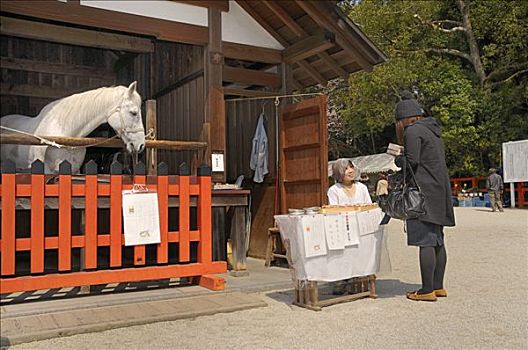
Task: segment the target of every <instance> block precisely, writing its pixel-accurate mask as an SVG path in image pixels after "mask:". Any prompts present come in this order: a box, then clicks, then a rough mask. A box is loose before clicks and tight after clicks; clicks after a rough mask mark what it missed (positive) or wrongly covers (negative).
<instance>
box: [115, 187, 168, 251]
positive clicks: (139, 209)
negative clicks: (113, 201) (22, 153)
mask: <svg viewBox="0 0 528 350" xmlns="http://www.w3.org/2000/svg"><path fill="white" fill-rule="evenodd" d="M123 228H124V231H125V246H133V245H143V244H153V243H160V242H161V238H160V225H159V211H158V194H157V193H155V192H145V193H138V192H132V191H123Z"/></svg>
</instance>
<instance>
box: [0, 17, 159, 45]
mask: <svg viewBox="0 0 528 350" xmlns="http://www.w3.org/2000/svg"><path fill="white" fill-rule="evenodd" d="M0 20H1V22H0V23H1V24H0V31H1V33H2V35H12V36H17V37H22V38H28V39H36V40H44V41H51V42H56V43H61V44H71V45H78V46H88V47H97V48H101V49H114V50H123V51H129V52H141V53H144V52H154V44H153V43H152V41H151V40H148V39H143V38H137V37H133V36H128V35H121V34H113V33H104V32H96V31H93V30H86V29H78V28H71V27H65V26H58V25H54V24H48V23H40V22H35V21H26V20H23V19H17V18H10V17H5V16H2V17H1V19H0Z"/></svg>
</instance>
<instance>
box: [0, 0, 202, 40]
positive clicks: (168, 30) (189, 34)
mask: <svg viewBox="0 0 528 350" xmlns="http://www.w3.org/2000/svg"><path fill="white" fill-rule="evenodd" d="M2 11H3V12H9V13H15V14H19V15H24V16H29V17H36V18H42V19H45V20H55V21H60V22H65V23H73V24H80V25H84V26H89V27H94V28H98V29H99V28H104V29H110V30H118V31H122V32H129V33H136V34H142V35H149V36H153V37H156V38H158V39H160V40H166V41H172V42H181V43H188V44H196V45H203V44H205V43H206V42H207V28H206V27H202V26H196V25H192V24H186V23H180V22H173V21H168V20H162V19H158V18H150V17H146V16H139V15H132V14H128V13H123V12H117V11H110V10H103V9H99V8H94V7H89V6H81V4H80V3H79V2H78V1H67V2H62V1H33V0H17V1H2Z"/></svg>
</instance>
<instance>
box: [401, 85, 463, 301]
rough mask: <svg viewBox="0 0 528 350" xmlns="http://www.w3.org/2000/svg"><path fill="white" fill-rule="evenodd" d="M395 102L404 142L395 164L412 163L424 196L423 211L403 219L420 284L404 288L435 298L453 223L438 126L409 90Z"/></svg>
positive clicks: (411, 295)
mask: <svg viewBox="0 0 528 350" xmlns="http://www.w3.org/2000/svg"><path fill="white" fill-rule="evenodd" d="M401 98H402V100H401V101H400V102H399V103H398V104H397V106H396V111H395V117H396V135H397V138H398V143H399V144H400V145H404V146H405V148H404V156H399V157H397V158H396V165H397V166H399V167H400V168H403V167H404V166H409V167H412V169H413V170H414V173H415V178H416V182H417V185H418V186H420V190H421V192H422V194H423V195H424V197H425V211H426V213H425V215H423V216H421V217H419V218H418V219H411V220H406V227H407V244H408V245H410V246H418V247H420V272H421V277H422V288H421V289H420V290H417V291H414V292H408V293H407V298H408V299H410V300H415V301H436V299H437V297H447V291H446V290H445V289H444V273H445V268H446V263H447V254H446V249H445V245H444V231H443V229H444V226H455V215H454V213H453V203H452V201H451V185H450V183H449V174H448V171H447V165H446V161H445V151H444V143H443V141H442V138H441V135H442V132H441V129H440V126H439V125H438V122H437V121H436V119H434V118H432V117H425V112H424V110H423V108H422V107H421V106H420V105H419V104H418V102H417V101H416V100H415V98H414V95H413V94H412V93H411V92H409V91H404V92H402V94H401Z"/></svg>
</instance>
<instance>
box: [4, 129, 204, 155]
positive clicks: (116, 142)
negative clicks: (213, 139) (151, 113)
mask: <svg viewBox="0 0 528 350" xmlns="http://www.w3.org/2000/svg"><path fill="white" fill-rule="evenodd" d="M38 136H41V137H44V138H45V139H46V140H49V141H54V142H56V143H58V144H60V145H65V146H87V147H88V146H90V145H94V144H96V143H97V147H106V148H121V147H124V146H125V144H124V143H123V141H122V140H121V139H120V138H115V139H108V138H104V137H63V136H46V135H38ZM0 144H12V145H42V142H41V141H40V139H38V138H37V137H35V136H29V135H23V134H15V133H0ZM145 147H146V148H156V149H166V150H173V151H198V150H202V149H204V148H206V147H207V143H206V142H196V141H175V140H145Z"/></svg>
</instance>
